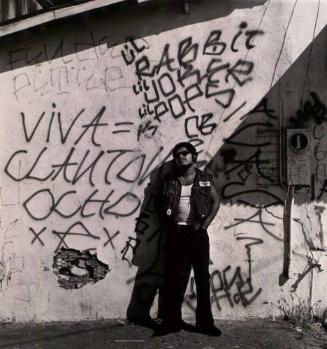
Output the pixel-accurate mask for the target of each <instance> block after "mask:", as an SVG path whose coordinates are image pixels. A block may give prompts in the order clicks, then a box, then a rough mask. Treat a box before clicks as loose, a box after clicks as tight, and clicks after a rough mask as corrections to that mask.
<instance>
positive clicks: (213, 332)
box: [196, 325, 222, 337]
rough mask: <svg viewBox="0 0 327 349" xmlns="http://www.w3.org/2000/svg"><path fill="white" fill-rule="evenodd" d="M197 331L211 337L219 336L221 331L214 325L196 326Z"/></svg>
mask: <svg viewBox="0 0 327 349" xmlns="http://www.w3.org/2000/svg"><path fill="white" fill-rule="evenodd" d="M196 330H197V332H199V333H202V334H206V335H208V336H213V337H219V336H220V335H221V333H222V332H221V331H220V329H219V328H217V327H216V326H214V325H213V326H210V327H196Z"/></svg>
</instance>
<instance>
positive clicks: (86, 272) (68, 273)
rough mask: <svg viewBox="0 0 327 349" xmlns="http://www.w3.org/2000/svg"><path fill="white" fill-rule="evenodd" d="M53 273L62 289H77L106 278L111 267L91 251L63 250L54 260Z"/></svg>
mask: <svg viewBox="0 0 327 349" xmlns="http://www.w3.org/2000/svg"><path fill="white" fill-rule="evenodd" d="M52 267H53V271H54V274H55V275H56V276H57V277H58V282H59V285H60V287H63V288H65V289H77V288H81V287H83V286H85V285H86V284H89V283H96V282H98V281H100V280H102V279H104V278H105V276H106V274H107V273H108V271H109V270H110V269H109V267H108V266H107V265H106V264H105V263H103V262H101V261H99V260H98V258H97V256H96V254H95V255H92V254H91V253H90V251H78V250H74V249H65V248H62V249H61V250H59V251H58V253H57V254H56V255H55V256H54V258H53V266H52Z"/></svg>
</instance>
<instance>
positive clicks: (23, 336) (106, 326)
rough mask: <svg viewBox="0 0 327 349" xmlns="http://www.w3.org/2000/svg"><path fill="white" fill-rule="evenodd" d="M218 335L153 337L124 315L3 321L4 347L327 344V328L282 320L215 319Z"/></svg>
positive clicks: (326, 348) (225, 348)
mask: <svg viewBox="0 0 327 349" xmlns="http://www.w3.org/2000/svg"><path fill="white" fill-rule="evenodd" d="M216 326H217V327H219V328H220V329H221V330H222V335H221V336H220V337H210V336H208V335H203V334H200V333H194V332H188V331H185V330H182V331H180V332H178V333H171V334H168V335H165V336H161V337H154V336H153V330H151V329H149V328H146V327H142V326H139V325H135V324H131V323H129V322H127V321H125V320H98V321H83V322H56V323H42V324H17V323H16V324H0V348H1V349H2V348H19V349H21V348H50V349H51V348H56V349H61V348H65V349H70V348H78V349H83V348H87V349H93V348H97V349H99V348H110V349H112V348H113V349H116V348H117V349H125V348H126V349H143V348H146V349H147V348H155V349H159V348H170V349H171V348H201V349H213V348H222V349H257V348H269V349H283V348H285V349H286V348H296V349H302V348H310V349H311V348H323V349H327V332H325V331H324V330H323V328H321V327H319V326H318V327H317V329H312V328H310V329H307V330H304V329H301V328H298V327H296V326H294V325H292V324H291V323H289V322H286V321H283V320H279V319H278V320H275V321H272V320H267V319H248V320H242V321H236V320H235V321H231V320H224V321H216Z"/></svg>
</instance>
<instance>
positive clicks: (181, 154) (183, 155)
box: [175, 147, 193, 167]
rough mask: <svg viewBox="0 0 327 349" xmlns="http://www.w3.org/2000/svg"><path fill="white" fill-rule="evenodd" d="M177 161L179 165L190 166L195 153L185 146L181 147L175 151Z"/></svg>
mask: <svg viewBox="0 0 327 349" xmlns="http://www.w3.org/2000/svg"><path fill="white" fill-rule="evenodd" d="M175 162H176V165H177V166H178V167H184V166H190V165H191V164H192V163H193V155H192V153H190V152H189V151H188V150H187V149H186V148H185V147H181V148H179V149H178V150H177V152H176V153H175Z"/></svg>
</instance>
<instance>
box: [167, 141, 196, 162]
mask: <svg viewBox="0 0 327 349" xmlns="http://www.w3.org/2000/svg"><path fill="white" fill-rule="evenodd" d="M180 148H186V149H187V151H189V152H190V153H191V154H192V155H193V159H194V161H196V159H197V157H198V152H197V151H196V149H195V147H194V145H193V144H191V143H188V142H181V143H178V144H176V145H175V147H174V149H173V157H174V158H175V157H176V153H177V151H178V149H180Z"/></svg>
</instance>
